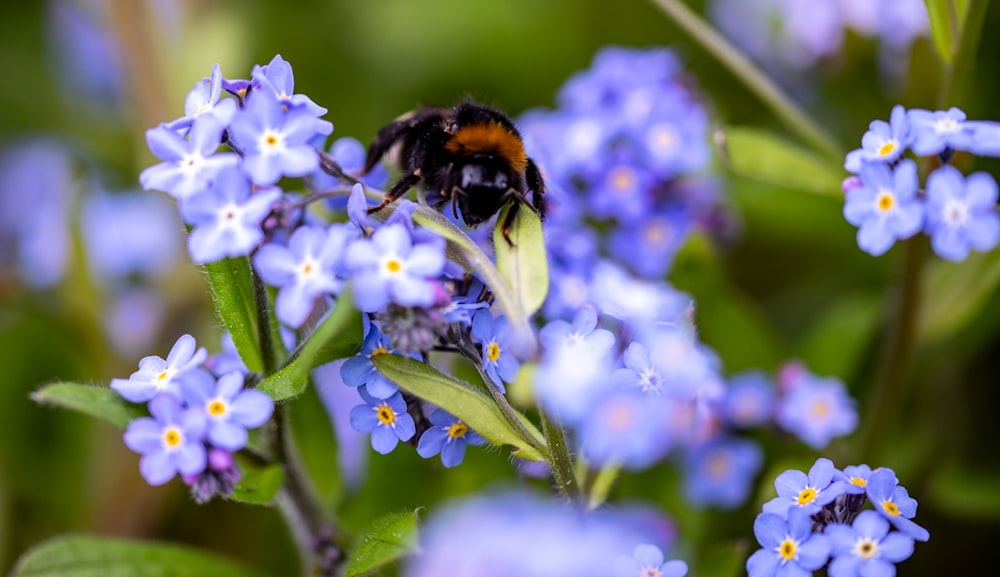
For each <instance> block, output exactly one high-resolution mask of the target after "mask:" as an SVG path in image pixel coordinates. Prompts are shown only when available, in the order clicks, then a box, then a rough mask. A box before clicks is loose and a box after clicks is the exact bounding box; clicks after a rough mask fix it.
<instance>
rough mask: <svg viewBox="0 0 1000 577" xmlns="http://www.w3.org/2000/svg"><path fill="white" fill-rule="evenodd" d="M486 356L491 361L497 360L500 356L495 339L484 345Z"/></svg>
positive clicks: (498, 346)
mask: <svg viewBox="0 0 1000 577" xmlns="http://www.w3.org/2000/svg"><path fill="white" fill-rule="evenodd" d="M486 358H488V359H489V360H490V362H491V363H495V362H497V359H499V358H500V345H499V344H498V343H497V342H496V341H493V342H492V343H490V344H489V345H488V346H487V347H486Z"/></svg>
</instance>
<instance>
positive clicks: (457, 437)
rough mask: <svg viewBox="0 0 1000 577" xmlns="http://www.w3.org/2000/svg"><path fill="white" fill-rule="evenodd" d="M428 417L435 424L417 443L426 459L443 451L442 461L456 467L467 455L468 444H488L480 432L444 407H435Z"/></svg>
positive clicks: (447, 465)
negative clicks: (466, 447)
mask: <svg viewBox="0 0 1000 577" xmlns="http://www.w3.org/2000/svg"><path fill="white" fill-rule="evenodd" d="M427 418H428V419H429V420H430V422H431V424H432V425H434V426H433V427H430V428H428V429H427V430H426V431H424V433H423V434H422V435H420V442H419V443H417V454H419V455H420V456H421V457H423V458H425V459H429V458H431V457H433V456H434V455H437V454H438V453H441V463H442V464H444V466H445V467H454V466H456V465H458V464H459V463H461V462H462V458H463V457H465V446H466V445H475V446H478V445H485V444H486V439H484V438H483V437H482V436H481V435H480V434H479V433H477V432H475V431H473V430H472V429H470V428H469V426H468V425H466V424H465V423H464V422H462V421H460V420H459V419H458V418H457V417H454V416H452V415H450V414H448V412H447V411H445V410H444V409H434V410H433V411H431V414H430V415H428V417H427Z"/></svg>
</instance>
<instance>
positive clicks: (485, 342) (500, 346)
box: [472, 309, 521, 392]
mask: <svg viewBox="0 0 1000 577" xmlns="http://www.w3.org/2000/svg"><path fill="white" fill-rule="evenodd" d="M472 336H474V337H476V339H478V340H479V344H480V345H481V346H482V353H483V370H484V371H486V374H488V375H489V376H490V378H491V379H493V382H494V383H495V384H496V386H497V387H499V388H500V391H501V392H503V391H504V385H503V384H504V383H510V382H512V381H513V380H514V379H515V378H517V372H518V371H519V370H520V369H521V363H520V362H518V360H517V359H516V358H514V355H513V354H512V353H511V352H510V350H509V348H508V347H509V346H510V344H511V340H512V339H513V338H514V334H513V332H512V330H511V328H510V323H508V322H507V319H506V318H505V317H498V318H496V319H494V318H493V313H491V312H490V311H489V309H480V310H478V311H476V314H475V315H473V317H472Z"/></svg>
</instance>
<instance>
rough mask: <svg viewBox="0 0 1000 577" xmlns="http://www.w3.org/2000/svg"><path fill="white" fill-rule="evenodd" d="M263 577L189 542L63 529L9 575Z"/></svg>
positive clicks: (46, 576)
mask: <svg viewBox="0 0 1000 577" xmlns="http://www.w3.org/2000/svg"><path fill="white" fill-rule="evenodd" d="M136 575H142V576H143V577H209V576H211V577H265V576H266V573H262V572H259V571H256V570H254V569H252V568H249V567H246V566H244V565H241V564H239V563H237V562H235V561H232V560H229V559H227V558H225V557H221V556H218V555H213V554H211V553H206V552H202V551H199V550H197V549H194V548H191V547H185V546H181V545H173V544H168V543H156V542H151V541H129V540H126V539H113V538H108V537H92V536H85V535H67V536H63V537H56V538H55V539H50V540H48V541H45V542H43V543H41V544H39V545H36V546H34V547H32V548H31V549H29V550H28V551H27V552H26V553H25V554H24V555H23V556H22V557H21V558H20V559H19V560H18V562H17V565H15V566H14V570H13V571H12V572H11V574H10V577H134V576H136Z"/></svg>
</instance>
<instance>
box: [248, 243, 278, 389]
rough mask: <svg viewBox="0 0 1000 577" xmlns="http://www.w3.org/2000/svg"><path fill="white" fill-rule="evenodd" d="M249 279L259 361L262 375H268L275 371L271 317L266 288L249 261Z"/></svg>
mask: <svg viewBox="0 0 1000 577" xmlns="http://www.w3.org/2000/svg"><path fill="white" fill-rule="evenodd" d="M250 263H251V264H250V278H251V282H252V283H253V299H254V308H255V309H256V311H257V340H258V342H259V343H260V356H261V361H263V363H264V373H265V374H268V375H270V374H271V373H273V372H274V371H275V366H276V361H277V359H276V358H275V354H274V342H273V341H272V340H271V315H270V312H269V311H270V310H271V309H270V307H269V306H268V302H267V287H265V286H264V281H263V280H261V278H260V277H259V276H258V275H257V271H255V270H254V268H253V259H251V261H250Z"/></svg>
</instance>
